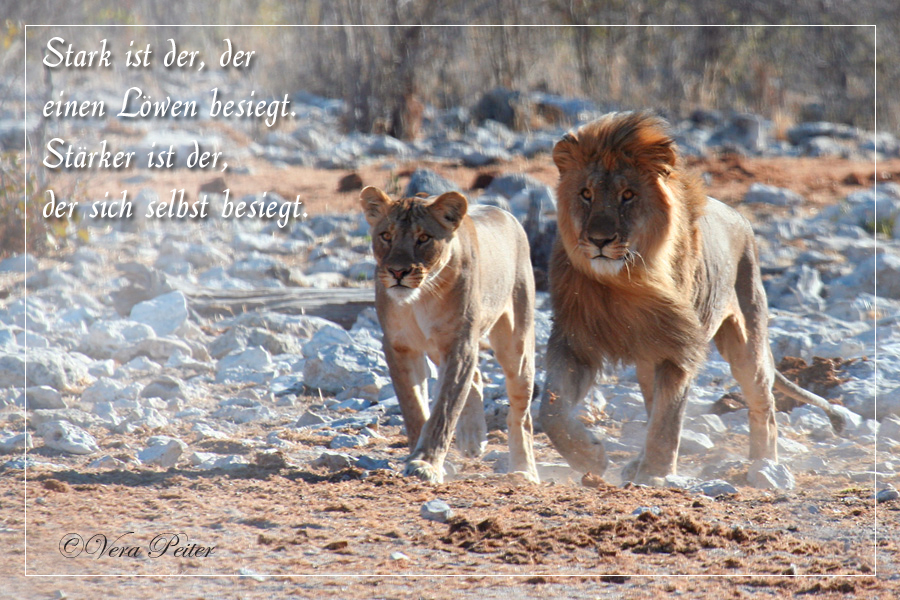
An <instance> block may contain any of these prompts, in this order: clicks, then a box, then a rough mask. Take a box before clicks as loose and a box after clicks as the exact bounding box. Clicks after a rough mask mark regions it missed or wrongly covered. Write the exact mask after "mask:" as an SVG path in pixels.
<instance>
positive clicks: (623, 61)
mask: <svg viewBox="0 0 900 600" xmlns="http://www.w3.org/2000/svg"><path fill="white" fill-rule="evenodd" d="M0 4H2V7H3V9H2V11H0V15H2V16H3V18H4V19H5V24H2V25H4V27H3V29H2V30H0V49H2V50H0V77H2V80H0V116H7V117H8V116H11V115H10V113H13V114H17V113H20V112H22V110H23V107H21V106H18V107H15V106H14V103H13V102H11V98H12V99H15V98H18V99H21V97H22V95H21V87H22V86H23V85H24V83H23V81H22V78H23V77H22V59H23V56H24V52H25V43H24V36H23V25H24V24H26V23H27V24H54V25H59V26H60V27H59V28H58V29H55V31H58V32H59V33H56V34H55V35H62V36H63V37H65V38H66V39H67V41H69V40H77V39H79V38H81V39H84V40H85V43H88V41H90V43H91V45H88V46H87V47H88V48H91V49H92V48H93V47H95V46H96V43H97V40H99V39H101V38H103V37H106V38H108V39H109V43H110V45H111V46H112V47H117V48H122V47H124V46H127V41H124V43H123V40H130V39H135V36H136V35H139V36H141V39H146V40H147V41H148V42H150V43H151V44H153V45H154V46H155V47H156V48H157V49H161V48H163V47H164V45H165V43H166V40H167V39H168V38H172V37H174V38H176V39H178V40H184V39H188V40H189V45H190V47H191V48H192V49H201V50H204V51H209V52H210V53H218V52H219V51H221V49H222V38H223V37H230V38H231V39H233V40H234V41H235V42H236V44H238V45H239V46H241V47H243V48H245V49H252V50H256V52H257V56H259V57H265V64H264V66H263V67H261V68H258V69H256V70H255V71H254V72H253V73H252V77H253V78H254V80H255V81H254V83H255V84H258V85H260V86H261V88H264V89H261V90H260V91H264V92H265V91H267V92H270V93H272V94H274V95H279V94H283V93H285V92H294V91H299V90H303V91H306V92H310V93H314V94H318V95H321V96H326V97H331V98H341V99H343V100H345V101H346V106H347V111H346V114H345V116H344V124H345V127H346V128H347V130H359V131H364V132H370V131H380V132H387V133H390V134H391V135H394V136H396V137H399V138H407V139H409V138H412V137H414V136H415V133H416V131H415V121H416V119H417V113H418V114H419V115H420V114H421V107H422V106H423V105H424V104H431V105H434V106H437V107H439V108H449V107H455V106H466V107H470V108H471V107H472V106H473V105H474V104H475V102H476V101H477V100H478V99H479V98H480V97H481V95H482V94H483V93H484V92H486V91H488V90H491V89H493V88H496V87H498V86H502V87H505V88H509V89H511V90H520V91H545V92H549V93H554V94H560V95H563V96H572V97H581V98H585V99H588V100H591V101H593V102H594V103H595V104H597V105H598V106H599V107H602V108H609V109H617V108H623V109H631V108H654V109H657V110H660V111H662V112H663V113H665V114H668V115H670V116H673V117H679V116H685V115H687V114H688V113H689V112H690V111H692V110H695V109H715V110H725V111H747V112H753V113H756V114H759V115H761V116H763V117H765V118H767V119H770V120H772V121H773V123H774V124H775V126H776V130H778V129H784V128H786V127H789V126H790V125H792V124H794V123H797V122H801V121H810V120H827V121H834V122H841V123H847V124H850V125H854V126H857V127H860V128H864V129H872V128H873V127H874V125H875V111H874V110H873V107H876V106H877V111H878V113H877V114H878V126H879V129H881V130H883V131H891V132H897V131H898V130H900V127H898V124H900V99H898V97H897V95H896V94H895V93H893V92H892V90H891V87H892V85H893V84H894V83H895V82H896V81H898V80H900V44H898V43H897V36H898V33H900V32H898V30H900V2H898V1H897V0H860V1H857V2H847V1H842V0H768V1H765V2H762V1H759V0H735V1H731V2H722V1H721V0H689V1H688V0H657V1H651V0H548V1H542V2H537V1H530V0H483V1H482V0H442V1H440V2H436V1H428V0H408V1H405V2H404V1H398V0H368V1H365V2H362V1H349V0H337V1H324V0H295V1H288V0H222V1H219V2H184V1H182V2H173V1H170V0H118V1H115V2H114V1H111V0H80V1H79V2H66V3H63V2H58V1H55V0H29V1H28V2H20V1H17V0H0ZM76 24H90V25H99V26H102V25H121V24H127V25H131V26H132V27H108V28H102V27H100V28H99V31H98V28H97V27H91V28H90V29H87V28H81V29H79V28H72V27H66V26H67V25H76ZM151 24H153V25H163V26H164V27H154V28H145V27H143V26H144V25H151ZM186 24H197V25H201V24H202V25H210V26H208V27H203V28H199V27H198V28H194V29H191V30H190V34H189V35H185V30H184V29H179V28H177V27H175V26H176V25H186ZM225 24H258V25H325V26H326V27H316V28H309V29H303V30H298V29H296V28H290V27H277V28H276V27H269V28H242V29H238V30H235V29H233V28H228V27H226V26H224V25H225ZM347 24H369V25H397V26H395V27H346V26H345V25H347ZM459 24H465V25H463V26H457V25H459ZM810 24H811V25H813V26H809V25H810ZM427 25H440V26H441V27H427ZM473 25H488V26H487V27H475V26H473ZM507 25H518V26H517V27H508V26H507ZM621 25H628V26H625V27H623V26H621ZM672 25H683V26H679V27H672ZM705 25H710V26H705ZM711 25H724V26H723V27H715V26H711ZM774 25H777V26H774ZM794 25H797V26H794ZM837 25H840V26H837ZM847 25H850V26H847ZM853 25H878V29H877V34H878V55H877V59H876V53H875V35H876V32H875V29H874V28H872V27H859V26H853ZM98 34H99V35H98ZM28 36H29V40H28V52H29V55H30V56H29V61H28V66H29V71H28V81H29V88H30V89H29V101H31V102H34V106H31V107H30V108H31V111H30V113H31V114H36V113H37V110H36V107H37V106H38V103H39V101H40V99H41V97H42V96H41V93H42V91H43V89H44V88H45V87H48V86H46V85H45V84H44V83H43V82H44V79H45V77H46V73H42V70H43V69H42V66H41V64H40V60H41V56H42V53H43V51H44V47H43V43H42V42H44V39H43V38H44V37H46V30H41V31H40V34H38V30H36V29H34V28H29V31H28ZM32 38H33V39H32ZM38 38H40V39H38ZM185 45H187V43H186V44H185ZM210 62H211V61H210ZM876 72H877V77H878V81H879V82H881V89H882V93H881V94H880V95H879V96H878V97H877V101H876V97H875V88H874V77H875V75H876ZM148 75H150V73H148ZM152 76H154V77H161V76H162V75H161V74H160V72H159V71H154V72H152ZM236 76H239V74H236ZM32 82H35V83H34V84H32ZM32 94H34V96H35V100H34V101H32V100H31V97H32V96H31V95H32ZM18 116H19V118H21V116H20V115H18ZM18 160H21V157H16V156H6V157H3V158H2V160H0V166H3V168H0V172H2V173H3V174H4V175H3V176H4V180H3V182H2V185H3V186H4V187H3V190H2V191H0V192H2V193H0V203H2V205H0V225H2V224H5V223H7V222H9V220H10V219H11V218H16V219H18V220H19V221H18V222H19V223H21V219H22V218H24V217H23V216H22V214H20V213H18V212H15V211H17V210H24V209H23V207H22V206H21V203H20V202H19V201H18V200H16V199H15V196H16V195H17V193H6V190H7V188H9V189H10V191H13V190H14V188H15V186H16V185H20V186H24V185H25V184H26V183H27V184H28V186H29V188H30V189H31V190H32V192H33V193H35V194H38V193H39V192H40V190H41V189H42V181H41V178H40V174H39V173H38V174H37V175H38V177H37V178H33V177H29V178H25V177H24V176H23V177H20V179H21V181H20V182H19V183H16V181H18V180H15V179H13V178H11V176H10V175H8V173H9V172H10V170H9V169H8V168H7V167H8V166H9V165H12V164H14V163H16V162H17V161H18ZM4 161H5V162H4ZM32 162H34V161H32ZM10 186H12V187H10ZM18 197H19V200H21V199H22V197H23V196H22V195H21V194H18ZM13 207H15V208H13ZM38 237H40V236H38ZM4 239H6V236H5V235H4ZM4 246H7V244H4ZM5 250H7V251H8V248H5ZM19 251H21V250H19Z"/></svg>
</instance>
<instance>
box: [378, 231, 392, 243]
mask: <svg viewBox="0 0 900 600" xmlns="http://www.w3.org/2000/svg"><path fill="white" fill-rule="evenodd" d="M380 237H381V239H383V240H384V241H386V242H389V241H391V232H390V231H383V232H382V233H381V236H380Z"/></svg>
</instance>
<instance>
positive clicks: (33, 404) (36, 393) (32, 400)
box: [25, 385, 68, 410]
mask: <svg viewBox="0 0 900 600" xmlns="http://www.w3.org/2000/svg"><path fill="white" fill-rule="evenodd" d="M25 402H26V403H27V404H26V406H27V407H28V409H29V410H35V409H39V408H51V409H53V408H68V406H66V403H65V401H64V400H63V398H62V394H60V393H59V392H58V391H56V390H55V389H53V388H52V387H50V386H48V385H40V386H35V387H30V388H28V389H27V390H25Z"/></svg>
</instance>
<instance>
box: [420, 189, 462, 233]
mask: <svg viewBox="0 0 900 600" xmlns="http://www.w3.org/2000/svg"><path fill="white" fill-rule="evenodd" d="M428 210H429V212H431V214H432V216H434V218H435V219H437V220H438V222H440V223H441V224H442V225H444V226H445V227H447V228H448V229H449V230H450V231H456V228H457V227H459V224H460V223H462V220H463V217H465V216H466V212H467V211H468V210H469V201H468V200H466V197H465V196H463V195H462V194H460V193H459V192H446V193H444V194H441V195H440V196H438V197H437V198H435V200H434V202H432V203H431V204H429V205H428Z"/></svg>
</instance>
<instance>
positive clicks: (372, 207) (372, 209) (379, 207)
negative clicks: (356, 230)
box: [359, 185, 393, 227]
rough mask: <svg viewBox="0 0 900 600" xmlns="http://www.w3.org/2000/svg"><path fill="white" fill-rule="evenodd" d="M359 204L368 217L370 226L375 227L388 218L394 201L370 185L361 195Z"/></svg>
mask: <svg viewBox="0 0 900 600" xmlns="http://www.w3.org/2000/svg"><path fill="white" fill-rule="evenodd" d="M359 204H360V206H361V207H362V209H363V213H365V215H366V221H368V222H369V226H371V227H374V226H375V224H376V223H378V222H379V221H380V220H381V219H383V218H384V217H385V216H387V214H388V210H389V209H390V207H391V204H393V201H392V200H391V199H390V198H389V197H388V195H387V194H385V193H384V192H382V191H381V190H379V189H378V188H377V187H375V186H372V185H370V186H368V187H367V188H365V189H364V190H363V191H361V192H360V193H359Z"/></svg>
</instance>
